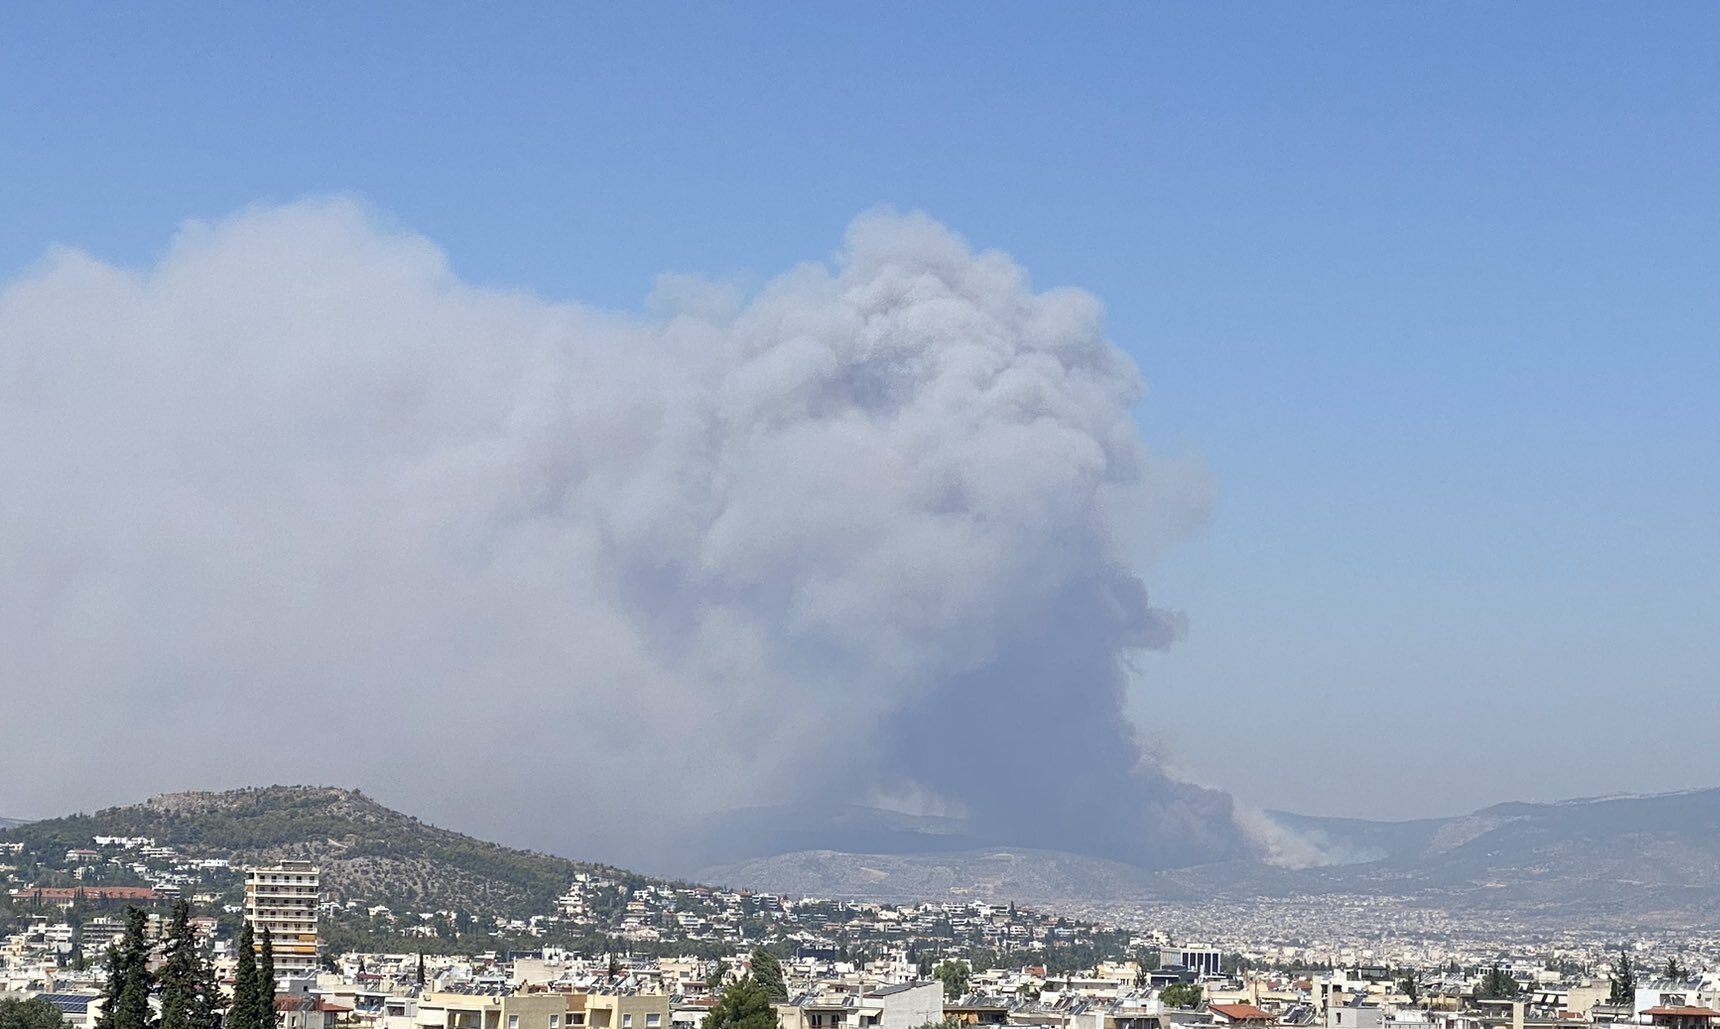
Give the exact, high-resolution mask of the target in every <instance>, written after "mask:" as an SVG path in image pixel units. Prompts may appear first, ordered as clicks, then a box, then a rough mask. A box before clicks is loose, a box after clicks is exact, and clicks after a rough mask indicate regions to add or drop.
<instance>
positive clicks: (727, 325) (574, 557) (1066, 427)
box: [0, 200, 1237, 863]
mask: <svg viewBox="0 0 1720 1029" xmlns="http://www.w3.org/2000/svg"><path fill="white" fill-rule="evenodd" d="M649 311H650V313H649V314H646V315H637V316H624V315H620V314H614V313H609V312H604V311H598V310H592V309H589V308H585V307H581V306H577V305H572V304H566V303H554V302H549V301H546V300H544V299H541V298H539V297H536V296H533V295H528V294H524V293H514V292H502V291H496V290H490V289H481V288H476V287H474V286H471V285H468V284H465V283H463V282H461V281H460V280H459V279H458V278H456V277H455V276H454V275H453V274H452V273H451V272H450V271H449V269H448V267H447V264H446V262H445V260H444V258H443V256H442V254H441V253H440V251H438V250H437V248H436V247H434V246H433V245H432V244H430V243H429V242H427V241H426V240H424V239H422V238H419V237H416V236H413V235H410V234H404V233H400V232H396V231H391V230H385V229H383V228H381V227H379V226H378V224H377V223H376V221H375V220H374V219H373V218H372V217H370V216H369V215H368V214H367V212H365V211H364V210H363V208H362V207H361V206H359V205H356V204H354V203H351V202H348V201H343V200H323V201H314V202H304V203H297V204H292V205H289V206H284V207H273V208H258V209H254V210H250V211H247V212H244V213H242V214H240V215H238V216H236V217H234V218H232V219H230V220H228V221H225V222H222V223H219V224H214V225H205V224H192V225H189V226H187V227H186V228H184V229H183V230H182V231H181V232H180V233H179V235H178V236H177V237H176V238H175V239H174V241H173V242H172V244H171V246H170V247H169V249H168V250H167V251H166V253H165V254H164V256H162V257H161V258H160V260H159V261H158V262H157V263H155V264H154V265H153V266H152V267H149V268H147V269H143V270H126V269H121V268H116V267H113V266H110V265H107V264H104V263H101V262H99V261H97V260H95V259H92V258H91V257H89V256H86V255H84V254H81V253H78V252H75V251H69V250H58V251H55V252H52V253H50V254H49V255H48V256H47V257H46V258H45V259H44V260H43V261H42V262H41V263H40V264H39V265H38V266H37V267H36V268H34V269H33V270H31V271H30V272H28V273H26V274H24V275H22V276H21V277H19V278H18V279H17V280H16V281H14V282H13V283H11V284H10V285H9V286H7V287H6V288H5V290H4V292H3V293H0V474H3V477H4V486H3V489H0V578H3V581H4V583H5V588H4V589H3V590H0V683H4V689H5V692H6V698H5V699H6V705H5V706H6V709H7V712H8V713H7V720H8V721H9V722H10V723H11V724H10V725H9V726H8V727H7V729H6V744H7V745H6V748H5V752H4V755H3V756H0V773H3V774H0V803H4V804H6V805H8V806H9V807H11V808H13V809H15V811H16V813H22V814H50V813H54V812H55V811H56V810H58V809H59V808H61V807H63V806H72V805H77V806H89V805H90V804H93V803H99V802H102V801H105V800H110V799H111V800H126V799H135V798H136V797H138V796H140V795H141V794H143V793H146V792H150V791H153V790H157V789H167V788H183V787H188V786H203V785H216V784H238V783H256V782H263V781H323V782H339V783H346V782H354V783H357V784H361V785H365V786H367V787H369V788H370V789H371V790H372V791H373V792H375V793H376V794H378V795H379V796H380V797H381V798H382V799H384V800H388V801H393V802H396V803H399V804H401V805H402V806H407V807H410V808H411V809H413V810H416V811H420V812H425V813H428V814H430V815H432V816H435V817H438V818H440V819H442V820H446V821H453V822H456V823H458V824H459V825H460V827H462V828H468V829H472V830H475V831H484V832H489V833H493V834H495V835H498V836H501V837H504V838H506V839H509V840H510V841H519V842H525V843H531V844H536V845H540V846H550V847H555V848H557V849H561V850H573V849H579V850H582V851H584V852H585V853H588V854H594V855H597V856H604V857H622V858H628V859H639V858H644V859H645V860H647V861H648V862H649V861H651V860H655V859H656V858H660V857H661V856H662V855H664V854H666V853H669V852H670V851H671V850H672V848H673V846H674V841H675V840H676V839H677V833H678V832H679V830H680V827H682V826H685V825H687V824H689V822H690V821H691V820H693V819H696V818H697V817H698V816H700V815H701V814H702V813H704V812H708V811H711V810H717V809H723V808H728V807H734V806H738V805H747V804H797V805H802V806H805V805H817V804H825V803H829V804H834V803H840V802H853V801H869V800H877V799H878V798H904V797H907V798H914V800H915V802H916V803H920V804H927V805H936V806H938V807H939V808H940V809H945V810H957V811H959V812H961V813H962V814H964V815H965V816H966V817H967V818H969V819H970V820H971V822H972V823H973V824H974V825H976V826H978V827H980V828H981V829H982V831H984V832H985V833H987V834H989V835H991V836H993V837H996V838H1000V839H1008V840H1012V841H1014V842H1019V843H1023V844H1041V845H1049V846H1060V847H1064V848H1067V849H1077V850H1085V851H1088V852H1090V853H1098V854H1104V855H1109V856H1116V857H1124V858H1130V859H1134V860H1141V861H1147V862H1157V863H1168V862H1180V861H1188V860H1195V859H1199V858H1204V857H1212V856H1220V855H1227V854H1231V853H1234V852H1235V851H1236V849H1237V842H1236V840H1237V836H1236V830H1235V828H1234V823H1233V820H1232V817H1231V812H1230V803H1229V800H1228V798H1226V797H1224V796H1223V795H1221V794H1217V793H1214V792H1212V791H1208V790H1203V789H1199V788H1196V787H1192V786H1188V785H1185V784H1182V783H1179V782H1177V781H1175V780H1173V779H1172V778H1171V777H1169V776H1167V775H1166V774H1164V773H1163V772H1162V771H1160V770H1159V769H1158V768H1157V767H1156V766H1154V765H1153V764H1152V763H1151V762H1148V761H1146V760H1144V759H1143V756H1142V752H1141V749H1140V748H1139V747H1138V746H1137V744H1136V741H1135V738H1134V735H1133V730H1132V729H1131V727H1130V725H1129V723H1128V721H1127V720H1126V719H1125V718H1124V716H1123V713H1122V708H1123V705H1122V699H1123V694H1124V690H1125V686H1126V684H1127V683H1128V681H1129V679H1130V677H1131V667H1130V659H1131V655H1132V654H1135V653H1136V652H1138V651H1139V650H1141V649H1142V648H1158V647H1164V646H1166V645H1168V644H1170V643H1171V642H1172V641H1173V640H1174V639H1175V638H1176V637H1177V635H1178V633H1179V632H1180V619H1179V618H1178V617H1177V616H1175V615H1173V614H1171V613H1168V612H1166V611H1162V610H1159V609H1157V608H1155V607H1153V606H1152V605H1151V604H1149V602H1148V599H1147V596H1146V592H1145V590H1144V588H1143V587H1142V584H1141V581H1140V580H1139V579H1138V578H1137V577H1136V574H1135V570H1136V569H1138V568H1139V567H1141V564H1142V562H1144V561H1145V560H1147V559H1149V558H1150V556H1151V554H1152V552H1153V551H1154V550H1155V549H1156V548H1157V547H1158V546H1160V545H1162V544H1163V543H1164V542H1165V541H1166V540H1168V539H1171V538H1173V537H1174V536H1175V535H1176V534H1177V533H1178V532H1179V531H1180V530H1181V529H1182V528H1184V527H1185V526H1186V525H1187V524H1188V523H1189V522H1190V521H1191V520H1193V519H1195V518H1197V517H1198V515H1199V512H1200V508H1201V506H1202V498H1203V495H1204V490H1203V479H1202V477H1201V475H1200V474H1199V473H1198V471H1196V470H1190V469H1187V468H1184V467H1179V466H1176V465H1173V464H1167V463H1164V462H1161V461H1159V460H1157V459H1155V458H1154V457H1153V456H1151V455H1150V454H1149V453H1148V452H1147V451H1146V449H1145V448H1144V447H1143V445H1142V443H1141V440H1140V439H1139V436H1138V433H1137V429H1136V426H1135V424H1134V422H1133V420H1132V418H1131V408H1132V407H1133V405H1135V404H1136V403H1137V402H1138V400H1139V398H1140V395H1141V387H1140V383H1139V378H1138V375H1137V372H1136V370H1135V368H1134V366H1133V365H1132V363H1131V362H1130V361H1129V359H1128V358H1127V357H1126V356H1125V355H1124V354H1123V353H1122V352H1121V351H1120V350H1118V349H1117V348H1116V347H1115V346H1113V345H1112V344H1111V343H1109V342H1108V341H1107V340H1106V339H1105V337H1104V335H1103V332H1102V327H1101V318H1100V310H1099V305H1098V304H1097V303H1096V302H1095V300H1094V299H1093V298H1092V297H1091V296H1089V295H1088V294H1086V293H1084V292H1081V291H1078V290H1070V289H1060V290H1051V291H1047V292H1034V291H1033V290H1032V289H1031V288H1030V287H1029V285H1028V283H1027V280H1026V278H1025V276H1024V275H1023V273H1022V271H1021V269H1020V268H1018V267H1017V266H1016V265H1015V264H1014V263H1013V262H1012V261H1011V260H1010V259H1009V258H1008V257H1006V256H1004V255H1002V254H998V253H978V254H976V253H974V252H972V251H971V250H970V248H969V247H968V246H967V245H966V244H965V243H964V242H963V241H962V240H961V239H959V238H958V237H956V236H955V235H953V234H952V233H950V232H949V231H948V230H946V229H944V228H943V227H941V226H939V225H938V224H936V223H935V222H932V221H930V220H928V219H926V218H924V217H917V216H899V215H895V214H890V213H879V214H873V215H868V216H865V217H862V218H860V219H859V220H857V221H856V222H855V223H854V224H853V226H852V227H851V229H850V230H849V232H848V235H847V238H846V239H845V240H844V242H843V245H842V247H841V249H840V251H839V252H838V254H837V256H836V257H835V258H834V259H833V261H832V262H831V263H829V264H828V265H827V264H809V265H805V266H802V267H799V268H796V269H794V270H792V271H789V272H787V273H786V274H783V275H781V276H780V277H778V278H776V279H774V280H773V281H771V282H769V283H768V284H767V285H765V286H764V287H763V288H762V289H760V290H758V291H756V292H755V293H753V294H752V295H750V296H746V297H740V296H737V295H736V294H735V293H734V292H732V291H730V290H727V289H725V288H722V287H720V286H716V285H712V284H709V283H705V282H702V281H700V280H694V279H684V278H666V279H665V280H664V281H663V282H662V283H661V284H660V286H659V288H658V290H657V292H656V294H655V295H654V296H653V298H652V303H651V304H650V306H649ZM654 856H655V857H654Z"/></svg>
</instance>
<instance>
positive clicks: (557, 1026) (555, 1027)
mask: <svg viewBox="0 0 1720 1029" xmlns="http://www.w3.org/2000/svg"><path fill="white" fill-rule="evenodd" d="M549 1029H561V1016H560V1015H551V1016H549Z"/></svg>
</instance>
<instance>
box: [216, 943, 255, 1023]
mask: <svg viewBox="0 0 1720 1029" xmlns="http://www.w3.org/2000/svg"><path fill="white" fill-rule="evenodd" d="M256 945H257V937H256V934H255V933H253V932H252V930H251V922H250V920H249V919H247V920H246V921H245V923H244V924H243V925H241V926H240V927H239V952H238V954H237V955H236V958H237V961H238V963H237V964H236V965H235V966H234V969H233V1003H232V1004H230V1005H228V1007H227V1020H226V1022H225V1023H224V1025H223V1029H261V1027H260V1026H258V1025H257V954H256Z"/></svg>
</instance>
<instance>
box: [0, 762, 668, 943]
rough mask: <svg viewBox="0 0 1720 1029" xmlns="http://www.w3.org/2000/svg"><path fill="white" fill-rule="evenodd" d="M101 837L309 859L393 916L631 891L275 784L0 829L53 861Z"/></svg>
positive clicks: (495, 911) (398, 816)
mask: <svg viewBox="0 0 1720 1029" xmlns="http://www.w3.org/2000/svg"><path fill="white" fill-rule="evenodd" d="M95 836H147V837H150V838H152V839H154V840H155V841H156V843H157V844H158V845H160V846H163V847H171V848H173V849H175V850H176V851H178V852H180V853H182V854H184V855H185V856H187V857H189V858H219V859H226V860H228V861H230V862H231V863H232V864H233V866H234V867H235V868H237V867H239V866H241V865H244V864H258V863H269V862H274V861H279V860H282V859H285V858H303V859H308V860H311V861H315V862H316V863H317V864H319V865H320V866H322V869H323V889H324V891H325V893H326V894H327V895H328V897H329V899H331V900H334V901H337V902H339V901H344V900H349V899H351V900H363V901H364V902H366V903H367V904H370V905H383V906H386V907H388V908H390V909H392V910H395V911H418V910H427V911H435V910H440V909H449V910H455V911H461V912H464V913H465V914H467V915H469V916H471V917H473V918H475V919H478V920H488V919H491V918H495V917H502V918H529V917H531V916H532V915H534V914H542V913H543V912H546V911H549V910H552V909H553V908H554V906H555V901H556V898H557V897H559V896H561V895H562V893H564V892H565V891H566V890H567V888H568V885H569V883H571V882H572V881H573V880H574V877H575V876H577V875H579V874H581V873H585V874H588V875H591V874H596V875H601V876H603V877H605V878H607V879H614V880H618V881H620V882H622V883H627V884H642V883H644V882H646V881H647V880H645V878H644V877H642V876H637V875H634V874H633V873H630V872H626V871H623V870H621V869H616V868H610V867H608V866H605V865H598V864H592V863H588V862H581V861H571V860H568V859H566V858H561V857H555V856H552V855H549V854H540V853H536V852H533V851H526V850H516V849H513V848H510V847H503V846H500V845H498V844H494V843H487V842H485V841H483V840H479V839H475V838H473V837H471V836H466V835H464V834H461V833H457V832H453V831H451V830H448V829H440V828H437V827H435V826H433V825H429V824H427V823H425V822H422V821H419V820H418V819H416V818H413V817H412V816H410V815H405V814H402V813H400V812H398V811H394V810H391V809H390V808H387V807H384V806H383V805H381V804H379V803H377V802H376V801H374V800H372V799H371V798H370V797H367V796H365V795H364V794H363V793H360V792H359V791H357V790H348V789H339V788H335V787H328V786H267V787H261V788H255V789H243V790H230V791H226V792H221V793H202V792H196V793H169V794H163V795H161V796H157V797H151V798H150V799H148V800H146V801H144V802H143V803H141V804H133V805H128V806H124V807H111V808H105V809H103V810H101V811H97V812H96V813H94V814H76V815H70V816H67V817H64V818H51V819H45V820H43V821H38V822H30V823H27V824H24V825H20V826H15V827H13V828H10V829H7V830H5V831H4V832H0V839H6V840H10V841H17V842H22V843H24V844H25V846H26V850H27V852H29V853H33V854H38V855H40V856H42V857H44V858H51V857H52V856H54V855H55V854H56V853H58V854H63V853H64V852H65V851H66V850H70V849H72V848H76V847H88V846H89V845H90V840H91V838H92V837H95Z"/></svg>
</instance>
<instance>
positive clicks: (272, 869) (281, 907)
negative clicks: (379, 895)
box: [245, 861, 322, 976]
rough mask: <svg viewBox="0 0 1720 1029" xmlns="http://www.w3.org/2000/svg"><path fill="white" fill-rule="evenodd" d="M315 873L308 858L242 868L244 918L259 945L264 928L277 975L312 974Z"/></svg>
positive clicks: (316, 897) (314, 963) (318, 892)
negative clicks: (273, 957)
mask: <svg viewBox="0 0 1720 1029" xmlns="http://www.w3.org/2000/svg"><path fill="white" fill-rule="evenodd" d="M319 875H320V870H319V869H318V868H317V867H316V866H315V865H313V864H311V863H310V862H309V861H283V862H281V863H280V864H278V865H270V866H268V867H265V868H246V869H245V919H246V921H248V922H250V923H251V927H252V930H253V931H254V932H255V933H256V934H257V946H259V947H261V946H262V945H263V944H262V939H263V931H264V930H265V929H266V930H268V933H269V940H270V944H271V945H272V947H273V948H274V954H275V974H276V975H277V976H298V975H306V974H309V975H315V974H316V971H317V904H318V902H319V901H320V900H321V898H322V892H321V889H320V888H319V885H318V883H319Z"/></svg>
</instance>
